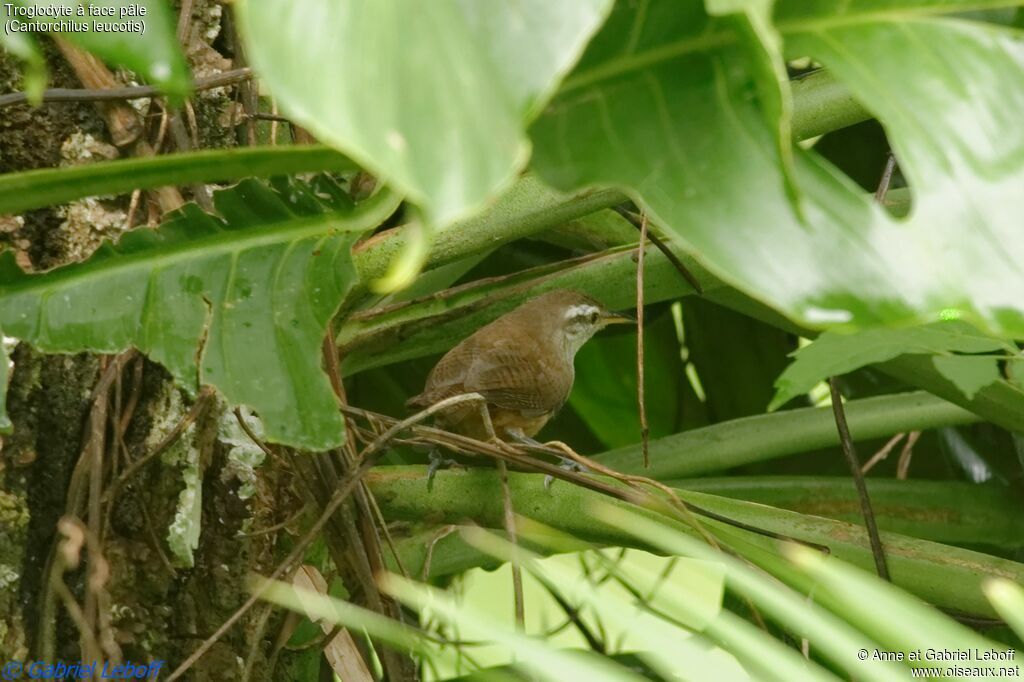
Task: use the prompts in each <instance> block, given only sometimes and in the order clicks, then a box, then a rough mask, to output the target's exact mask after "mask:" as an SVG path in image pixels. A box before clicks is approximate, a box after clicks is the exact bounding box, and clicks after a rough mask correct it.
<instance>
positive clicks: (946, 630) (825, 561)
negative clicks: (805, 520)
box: [785, 544, 1020, 676]
mask: <svg viewBox="0 0 1024 682" xmlns="http://www.w3.org/2000/svg"><path fill="white" fill-rule="evenodd" d="M785 551H786V554H787V555H788V556H789V558H790V560H791V561H793V562H794V563H795V564H796V565H797V566H798V567H799V568H800V569H801V570H803V571H806V572H807V573H808V574H809V575H810V576H811V577H813V578H814V580H815V589H814V598H815V601H817V602H818V603H820V604H822V605H824V606H826V607H827V608H829V609H830V610H832V611H833V612H834V613H836V614H839V615H841V616H842V617H843V618H844V619H845V620H847V621H849V622H850V623H852V624H854V625H856V626H857V627H858V628H860V629H861V630H862V631H863V632H865V633H868V634H870V635H871V636H872V637H873V638H874V639H875V640H877V641H878V642H880V643H881V645H882V646H881V651H883V652H885V651H891V652H903V654H904V655H905V656H906V655H907V654H908V653H909V652H911V651H921V652H924V651H926V650H932V651H938V652H949V653H950V656H949V657H941V656H940V657H938V658H932V659H930V660H929V659H926V658H925V659H922V660H923V663H922V665H925V666H928V667H934V668H943V669H945V670H946V671H948V672H944V676H945V675H948V676H955V669H957V668H961V669H962V668H963V666H964V664H963V661H964V660H972V661H976V663H975V664H976V665H978V666H979V667H987V666H985V662H984V661H977V659H975V658H974V656H973V654H974V650H980V651H986V650H989V649H998V650H1000V651H1004V652H1005V651H1006V650H1007V649H1010V648H1009V647H1006V646H1000V645H998V644H997V643H995V642H993V641H991V640H988V639H985V638H984V637H982V636H980V635H978V634H977V633H976V632H974V631H973V630H971V629H969V628H967V627H965V626H964V625H961V624H960V623H957V622H956V621H954V620H953V619H952V618H950V617H949V616H947V615H945V614H943V613H940V612H938V611H936V610H935V609H931V608H929V607H927V606H926V605H924V604H922V603H921V602H920V601H919V600H917V599H915V598H914V597H912V596H911V595H909V594H907V593H906V592H904V591H902V590H900V589H897V588H896V587H893V586H892V585H891V584H890V583H887V582H885V581H883V580H881V579H879V578H878V577H876V576H874V575H872V574H870V573H867V572H865V571H863V570H860V569H857V568H854V567H853V566H849V565H847V564H844V563H843V562H842V561H839V560H836V559H833V558H828V557H825V556H822V555H821V554H819V553H817V552H815V551H814V550H811V549H808V548H807V547H803V546H799V545H795V544H789V545H787V546H786V547H785ZM881 604H884V605H885V607H884V613H883V612H881V611H880V610H879V608H878V607H879V605H881ZM1010 651H1011V656H1012V657H1013V658H1016V659H1018V660H1019V658H1020V652H1013V650H1012V649H1010ZM1014 653H1015V654H1016V656H1014ZM967 655H970V656H971V658H964V656H967ZM989 663H990V664H991V665H992V666H993V667H995V668H999V667H1000V666H1001V665H1003V663H1002V662H1000V661H990V662H989ZM877 665H878V660H876V659H873V658H871V657H870V652H869V657H868V658H867V660H865V662H864V664H863V670H862V674H863V675H865V676H869V675H870V674H871V672H870V671H871V670H872V669H873V668H874V667H875V666H877ZM950 673H953V674H950ZM989 674H991V673H989Z"/></svg>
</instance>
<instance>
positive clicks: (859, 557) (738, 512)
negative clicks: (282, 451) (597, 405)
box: [366, 467, 1024, 616]
mask: <svg viewBox="0 0 1024 682" xmlns="http://www.w3.org/2000/svg"><path fill="white" fill-rule="evenodd" d="M425 472H426V468H425V467H379V468H377V469H374V470H373V471H372V472H370V474H369V475H368V476H367V477H366V482H367V484H368V485H369V487H370V490H371V491H372V492H373V494H374V496H375V497H376V499H377V501H378V503H379V504H380V507H381V510H382V512H383V513H384V515H385V517H386V518H389V519H394V520H407V521H412V522H422V520H423V519H425V518H429V519H431V521H433V522H436V523H464V522H466V521H467V520H470V521H472V522H474V523H477V524H479V525H482V526H485V527H488V528H501V524H502V513H503V512H502V504H501V489H500V482H499V480H498V477H497V475H496V474H495V473H494V472H493V471H488V470H485V469H476V470H470V471H464V472H441V473H439V474H438V475H437V476H436V477H435V478H434V483H433V489H432V490H431V491H428V490H427V485H426V475H425ZM509 478H510V481H509V484H510V486H511V490H512V496H513V499H515V500H516V507H517V508H518V509H521V510H523V511H524V514H525V515H526V516H528V517H529V518H531V519H533V520H535V521H537V522H539V523H542V524H545V525H547V526H551V527H553V528H556V529H557V530H560V531H562V532H563V533H568V534H570V535H572V536H574V537H576V538H578V539H580V540H584V541H587V542H591V543H595V544H598V545H604V544H607V545H617V546H637V545H636V540H635V539H634V538H632V537H631V536H629V535H626V534H623V533H621V532H619V531H617V530H615V529H612V528H609V527H608V526H606V525H605V524H603V523H601V522H599V521H598V520H597V519H596V518H594V516H593V514H592V513H591V511H590V510H591V509H592V505H593V504H596V503H598V502H599V501H601V502H604V503H607V504H613V505H620V504H624V503H620V502H616V501H611V500H609V498H607V497H605V496H602V495H600V494H599V493H595V492H592V491H589V490H584V489H582V488H579V487H577V486H572V485H567V484H564V483H563V482H557V483H555V484H554V486H553V487H552V488H551V490H546V489H545V488H544V484H543V476H540V475H538V474H510V476H509ZM678 494H679V496H680V497H681V498H682V499H684V500H685V501H688V502H691V503H693V504H696V505H699V506H700V507H702V508H704V509H708V510H710V511H714V512H716V513H719V514H721V515H723V516H726V517H728V518H731V519H735V520H737V521H741V522H744V523H747V524H750V525H752V526H756V527H759V528H764V529H766V530H769V531H772V532H774V533H777V534H780V535H783V536H787V537H791V538H794V539H797V540H801V541H803V542H808V543H814V544H818V545H824V546H827V547H828V548H829V550H830V552H831V554H832V555H833V556H835V557H837V558H839V559H842V560H843V561H846V562H849V563H851V564H854V565H856V566H858V567H860V568H863V569H864V570H867V571H872V570H873V568H874V559H873V558H872V554H871V548H870V546H869V543H868V538H867V535H866V533H865V532H864V530H863V528H861V527H859V526H857V525H853V524H849V523H844V522H841V521H834V520H831V519H825V518H821V517H816V516H806V515H803V514H798V513H795V512H791V511H786V510H782V509H776V508H774V507H767V506H764V505H760V504H753V503H750V502H745V501H741V500H732V499H728V498H724V497H718V496H715V495H706V494H702V493H698V492H693V491H678ZM634 509H635V507H634ZM644 513H646V514H649V515H651V516H652V517H656V518H658V519H660V520H661V521H663V522H665V523H668V524H670V525H673V526H674V527H676V528H678V529H679V530H682V531H683V532H686V533H688V534H691V535H694V534H695V531H694V530H693V528H691V527H690V526H688V525H686V524H682V523H677V522H674V521H671V520H669V519H668V518H667V517H665V516H662V515H660V514H657V513H655V512H650V511H645V512H644ZM701 523H702V524H703V525H704V526H705V528H707V529H708V530H709V531H711V532H712V533H714V534H715V535H720V534H721V535H720V537H730V538H738V539H739V541H738V542H731V541H730V544H732V545H733V546H734V549H737V551H739V552H740V553H741V554H742V555H743V556H744V557H746V558H747V559H749V560H751V561H753V562H754V563H758V564H761V565H772V564H776V563H778V562H779V561H780V559H779V555H778V547H777V544H776V542H775V541H774V540H772V539H770V538H767V537H764V536H761V535H757V534H755V533H751V532H749V531H743V530H739V529H737V528H734V527H731V526H725V525H724V524H721V523H718V522H716V521H712V520H710V519H702V520H701ZM882 537H883V540H884V542H885V546H886V554H887V558H888V562H889V568H890V571H891V573H892V578H893V582H894V584H896V585H897V586H899V587H902V588H903V589H905V590H907V591H908V592H911V593H912V594H915V595H917V596H918V597H920V598H921V599H924V600H925V601H928V602H930V603H933V604H935V605H936V606H939V607H942V608H948V609H954V610H957V611H961V612H964V613H971V614H978V615H982V616H992V615H995V612H994V610H993V608H992V606H991V605H990V604H989V602H988V601H987V599H986V598H985V596H984V594H983V593H982V589H981V585H982V583H983V582H984V580H986V579H987V578H989V577H1004V578H1006V579H1008V580H1012V581H1015V582H1021V581H1022V580H1024V565H1022V564H1019V563H1016V562H1013V561H1009V560H1006V559H1001V558H998V557H993V556H989V555H986V554H981V553H979V552H973V551H970V550H966V549H960V548H957V547H952V546H949V545H942V544H938V543H934V542H928V541H926V540H921V539H918V538H911V537H907V536H904V535H897V534H895V533H883V534H882ZM520 538H521V541H522V544H523V545H524V546H527V547H529V546H531V543H530V534H529V533H528V532H526V531H525V530H524V532H522V533H521V535H520ZM453 542H455V539H454V538H452V537H448V538H445V539H443V540H441V541H440V542H439V543H438V545H437V546H436V547H435V548H434V561H433V563H432V568H431V573H435V571H436V570H438V569H439V568H440V567H441V566H444V569H445V570H449V571H450V570H459V569H465V568H468V567H470V566H474V565H480V563H476V561H477V560H476V558H474V557H472V556H471V555H470V554H469V553H468V552H466V551H462V550H460V551H458V552H454V554H453V556H460V557H461V559H462V560H463V561H466V560H468V561H470V563H469V564H463V565H461V566H458V565H457V562H456V561H453V560H452V558H451V557H449V558H447V559H445V558H444V557H445V555H446V554H448V552H449V551H453V549H454V548H453V544H452V543H453ZM641 548H642V549H650V548H648V547H641ZM567 549H569V548H567ZM403 562H404V563H405V565H406V566H407V567H408V569H409V570H410V571H412V572H413V574H414V575H415V574H418V571H419V570H420V569H421V568H422V562H421V563H419V564H417V563H416V561H415V557H414V556H412V555H411V553H410V554H407V555H405V556H403ZM491 565H493V564H491Z"/></svg>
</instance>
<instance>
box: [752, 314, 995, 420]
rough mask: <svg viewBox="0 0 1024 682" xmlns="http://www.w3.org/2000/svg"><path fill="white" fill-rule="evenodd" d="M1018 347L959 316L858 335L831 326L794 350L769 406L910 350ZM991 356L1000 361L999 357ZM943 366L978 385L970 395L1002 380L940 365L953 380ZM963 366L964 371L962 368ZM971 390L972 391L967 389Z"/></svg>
mask: <svg viewBox="0 0 1024 682" xmlns="http://www.w3.org/2000/svg"><path fill="white" fill-rule="evenodd" d="M999 350H1003V351H1010V350H1013V346H1012V344H1007V343H1006V342H1005V341H1000V340H999V339H994V338H992V337H989V336H986V335H984V334H983V333H981V332H979V331H978V330H976V329H974V328H973V327H971V326H970V325H967V324H965V323H963V322H959V321H948V322H937V323H935V324H931V325H927V326H923V327H912V328H909V329H898V328H897V329H894V328H881V329H869V330H866V331H862V332H857V333H854V334H848V333H843V332H832V331H828V332H825V333H824V334H822V335H821V336H819V337H818V338H817V339H816V340H815V341H814V342H813V343H811V344H810V345H808V346H805V347H804V348H801V349H800V350H798V351H797V352H796V353H794V354H793V357H794V360H793V363H792V364H791V365H790V366H789V367H787V368H786V371H784V372H783V373H782V374H781V375H780V376H779V378H778V380H777V381H776V382H775V387H776V393H775V397H774V398H773V399H772V401H771V404H770V405H769V406H768V409H769V410H774V409H777V408H778V407H780V406H782V405H784V404H785V403H787V402H789V401H790V400H792V399H793V398H795V397H796V396H798V395H802V394H804V393H807V391H809V390H810V389H811V387H812V386H814V385H815V384H817V383H818V382H819V381H821V380H823V379H826V378H828V377H831V376H838V375H840V374H846V373H847V372H851V371H853V370H855V369H858V368H859V367H863V366H864V365H870V364H874V363H876V362H884V361H886V360H891V359H893V358H895V357H898V356H900V355H905V354H929V355H931V354H935V353H950V352H959V353H988V352H993V351H999ZM990 361H991V362H992V363H993V364H995V363H994V360H991V359H990ZM943 367H945V368H946V369H948V370H949V371H950V372H953V373H954V376H956V378H957V381H956V382H955V383H957V385H958V386H959V385H960V380H961V379H963V380H965V381H967V382H968V384H969V386H971V387H973V390H972V391H971V392H970V394H968V395H967V397H968V399H971V398H973V397H974V393H976V392H977V390H978V389H980V388H981V387H982V386H984V385H986V384H988V383H991V381H993V380H995V379H998V373H997V375H996V376H994V377H992V378H991V379H990V380H989V381H987V382H986V383H985V384H982V385H981V386H975V384H974V383H971V382H970V378H972V377H973V378H977V377H979V374H978V371H977V370H976V371H975V372H974V373H973V374H972V375H971V377H965V376H964V371H965V368H962V367H951V366H948V365H944V366H941V367H940V366H939V365H938V364H936V368H937V369H939V371H940V372H942V373H943V375H944V376H947V378H949V379H950V380H953V377H951V376H949V375H947V374H946V372H943V371H942V370H943ZM957 370H959V373H957ZM964 393H965V394H966V393H967V392H966V391H964Z"/></svg>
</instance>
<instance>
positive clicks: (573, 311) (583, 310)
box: [565, 303, 601, 320]
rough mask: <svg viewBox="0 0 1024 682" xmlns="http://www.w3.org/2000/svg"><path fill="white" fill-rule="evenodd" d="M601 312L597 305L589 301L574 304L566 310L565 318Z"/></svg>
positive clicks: (569, 318)
mask: <svg viewBox="0 0 1024 682" xmlns="http://www.w3.org/2000/svg"><path fill="white" fill-rule="evenodd" d="M599 312H601V311H600V309H599V308H598V307H597V306H593V305H590V304H589V303H583V304H580V305H572V306H569V309H568V310H566V311H565V319H567V320H571V319H572V318H574V317H578V316H586V315H592V314H594V313H599Z"/></svg>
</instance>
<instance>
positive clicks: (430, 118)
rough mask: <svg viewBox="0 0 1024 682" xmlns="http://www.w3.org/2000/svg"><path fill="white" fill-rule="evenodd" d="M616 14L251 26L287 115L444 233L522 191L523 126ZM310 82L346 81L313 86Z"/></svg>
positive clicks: (580, 10)
mask: <svg viewBox="0 0 1024 682" xmlns="http://www.w3.org/2000/svg"><path fill="white" fill-rule="evenodd" d="M610 5H611V2H610V0H562V1H560V2H547V1H546V0H521V1H520V2H515V3H504V2H503V3H488V4H487V6H486V10H485V9H484V6H483V5H480V4H479V3H477V2H474V1H473V0H433V1H431V2H419V1H417V0H355V1H351V2H334V1H332V0H305V1H304V2H301V3H283V2H276V1H271V2H267V1H266V0H247V1H246V2H244V3H241V4H240V5H239V10H240V11H239V17H240V20H241V25H242V28H243V29H244V33H245V36H246V38H247V47H248V53H249V56H250V57H251V58H252V60H253V63H254V65H255V66H256V68H257V69H258V70H259V72H260V75H261V76H262V77H263V78H264V79H265V80H266V82H267V84H268V85H269V87H270V90H271V91H272V92H273V93H274V95H275V96H276V97H277V98H278V102H279V103H280V105H281V108H282V109H283V110H284V111H286V112H288V114H289V115H290V116H292V117H293V118H294V119H295V120H296V121H298V122H299V123H301V124H302V125H304V126H306V127H307V128H309V130H310V131H311V132H313V134H315V135H316V136H317V137H318V138H319V139H320V140H322V141H324V142H326V143H328V144H330V145H332V146H334V147H337V148H338V149H340V150H343V151H344V152H345V153H347V154H351V155H352V157H353V158H355V159H357V160H359V161H360V162H361V163H364V164H365V165H366V167H367V168H369V169H372V170H374V171H376V172H378V173H379V174H380V175H381V176H382V177H384V178H385V179H386V180H387V181H388V183H389V184H391V185H392V186H394V187H396V188H397V189H398V190H400V191H402V192H403V193H405V194H407V195H408V196H409V197H410V198H411V199H413V200H414V201H415V202H417V203H418V204H419V205H420V206H421V208H422V209H423V211H424V213H425V216H426V219H427V221H428V222H429V223H431V224H432V225H444V224H447V223H449V222H451V221H453V220H455V219H457V218H460V217H464V216H466V215H467V214H468V213H470V212H471V211H473V210H475V209H476V208H478V207H479V206H480V205H481V203H482V202H484V201H485V200H486V199H488V198H490V197H493V196H495V195H496V194H497V193H498V192H499V191H501V190H502V189H504V188H507V187H508V186H509V185H511V183H512V180H513V179H514V177H515V173H516V172H517V171H518V170H519V169H520V168H521V167H522V166H524V165H525V163H526V161H527V159H528V157H529V143H528V142H527V139H526V135H525V133H524V132H523V127H524V126H525V124H526V123H527V122H528V121H529V120H531V119H532V118H533V117H534V116H536V114H537V113H538V111H539V110H540V108H541V107H542V106H543V105H544V103H545V102H546V101H547V99H548V97H550V95H551V92H552V91H553V89H554V88H555V86H556V85H557V83H558V82H559V80H560V79H561V77H562V76H563V75H564V74H565V73H566V72H567V71H568V70H569V69H570V68H572V65H573V64H574V63H575V61H576V59H577V57H578V56H579V54H580V52H581V50H582V49H583V46H584V45H585V44H586V41H587V39H588V38H589V37H590V35H591V34H592V33H593V32H594V31H595V30H596V29H597V28H598V27H599V26H600V25H601V22H602V21H603V19H604V16H605V14H606V13H607V12H608V9H609V7H610ZM311 73H332V74H335V77H334V78H332V79H331V82H330V84H329V86H328V85H327V84H326V83H325V84H324V85H323V87H310V83H309V80H308V77H309V74H311Z"/></svg>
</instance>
